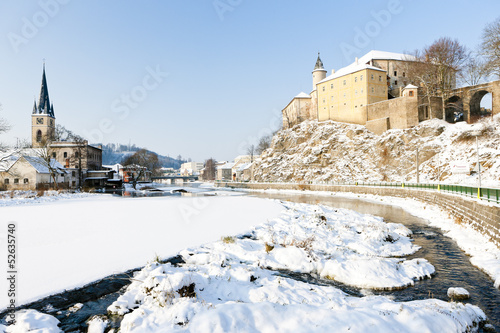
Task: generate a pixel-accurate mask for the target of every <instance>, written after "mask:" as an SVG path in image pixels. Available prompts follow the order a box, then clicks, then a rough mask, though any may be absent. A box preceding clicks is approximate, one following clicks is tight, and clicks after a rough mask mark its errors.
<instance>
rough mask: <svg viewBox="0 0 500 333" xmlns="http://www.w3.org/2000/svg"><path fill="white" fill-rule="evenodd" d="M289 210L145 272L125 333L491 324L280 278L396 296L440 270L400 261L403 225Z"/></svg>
mask: <svg viewBox="0 0 500 333" xmlns="http://www.w3.org/2000/svg"><path fill="white" fill-rule="evenodd" d="M283 206H284V208H285V211H284V212H283V214H282V215H281V216H280V217H279V218H276V219H273V220H271V221H270V222H268V223H266V224H263V225H260V226H257V227H256V228H254V230H253V231H252V232H251V233H249V234H248V235H246V236H247V237H240V238H230V237H227V238H224V239H222V240H221V241H218V242H214V243H210V244H206V245H204V246H201V247H197V248H192V249H186V250H184V251H181V255H182V257H183V259H184V260H185V261H186V263H185V264H183V265H181V266H180V267H174V266H172V265H170V264H165V265H162V264H159V263H152V264H150V265H148V266H147V267H145V268H144V269H143V270H142V271H141V272H139V273H138V274H137V275H135V276H134V282H132V284H131V285H130V286H129V287H128V289H127V292H126V293H125V294H124V295H123V296H120V297H119V298H118V300H117V301H116V302H115V303H113V304H112V305H111V306H110V307H109V308H108V310H109V311H111V312H112V313H116V314H122V315H123V314H125V317H124V319H123V321H122V325H121V328H120V330H121V332H173V331H179V332H181V331H185V332H214V331H216V332H235V331H238V332H253V331H256V332H261V331H270V332H275V331H280V332H325V331H328V330H331V328H332V327H335V328H336V330H338V331H347V330H349V331H352V332H368V331H370V332H422V331H426V330H427V331H437V330H442V331H443V332H448V331H449V332H462V331H466V330H467V329H470V328H472V327H474V326H475V325H476V323H477V322H479V321H481V320H483V319H484V314H483V312H482V311H481V310H480V309H479V308H478V307H476V306H472V305H463V304H460V303H448V302H444V301H440V300H436V299H429V300H421V301H411V302H394V301H392V300H390V299H389V298H387V297H381V296H366V297H353V296H349V295H347V294H346V293H344V292H342V291H340V290H339V289H337V288H335V287H333V286H321V285H316V284H309V283H304V282H300V281H296V280H293V279H290V278H286V277H282V276H278V275H276V274H274V272H273V270H276V269H288V270H292V271H296V272H306V273H315V274H318V275H320V276H323V277H325V278H327V279H333V280H336V281H340V282H343V283H345V284H350V285H355V286H361V287H365V288H390V287H395V288H397V287H402V286H407V285H411V284H413V281H414V280H415V279H419V278H424V277H430V274H432V273H433V272H434V268H433V266H432V265H431V264H429V263H428V262H427V261H426V260H425V259H413V260H405V259H403V258H394V256H404V255H406V254H410V253H413V252H415V251H416V250H418V247H416V246H413V245H412V244H411V240H410V238H408V235H409V234H410V233H411V232H410V231H409V230H408V229H406V228H405V227H404V226H402V225H400V224H392V223H384V222H383V221H382V220H381V219H380V218H376V217H373V216H369V215H363V214H358V213H355V212H353V211H349V210H343V209H339V210H337V209H333V208H328V207H325V206H317V205H306V204H294V203H283ZM271 269H272V270H271Z"/></svg>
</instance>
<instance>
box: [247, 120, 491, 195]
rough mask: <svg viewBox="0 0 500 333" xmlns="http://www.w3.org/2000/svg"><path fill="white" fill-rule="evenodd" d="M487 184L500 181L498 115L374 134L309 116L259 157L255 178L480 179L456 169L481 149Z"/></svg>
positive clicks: (472, 181) (431, 122)
mask: <svg viewBox="0 0 500 333" xmlns="http://www.w3.org/2000/svg"><path fill="white" fill-rule="evenodd" d="M475 132H479V133H481V135H480V136H479V153H480V163H481V167H482V172H481V175H482V178H483V184H484V185H486V186H495V185H496V186H500V117H498V116H496V118H494V119H491V118H489V119H488V120H485V121H482V122H479V123H476V124H472V125H469V124H466V123H457V124H449V123H446V122H444V121H441V120H437V119H433V120H429V121H426V122H422V123H421V124H419V126H416V127H413V128H410V129H404V130H389V131H386V132H384V133H383V134H381V135H376V134H373V133H372V132H370V131H368V130H367V129H366V128H365V127H364V126H361V125H352V124H345V123H338V122H333V121H327V122H320V123H319V122H317V121H305V122H303V123H301V124H298V125H296V126H295V127H293V128H291V129H286V130H282V131H280V132H278V133H277V134H276V135H275V136H274V138H273V142H272V145H271V148H269V149H267V150H266V151H264V152H263V153H262V156H261V159H260V160H259V161H257V162H256V163H255V166H254V169H253V174H254V179H255V180H256V181H294V182H302V181H389V182H396V181H397V182H400V181H405V182H410V181H411V182H414V181H416V153H417V149H418V156H419V162H420V168H419V170H420V181H421V182H437V181H445V182H447V183H461V184H467V183H469V184H471V185H473V184H476V183H477V180H476V176H475V175H473V176H467V175H456V174H452V165H453V164H455V162H457V161H459V162H461V163H462V164H464V163H465V164H467V165H468V166H469V167H470V169H471V170H473V168H474V166H475V164H476V160H477V155H476V144H475V137H474V136H473V135H474V134H475Z"/></svg>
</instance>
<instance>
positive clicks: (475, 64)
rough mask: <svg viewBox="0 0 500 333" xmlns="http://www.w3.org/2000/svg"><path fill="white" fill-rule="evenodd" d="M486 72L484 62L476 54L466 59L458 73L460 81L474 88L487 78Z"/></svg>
mask: <svg viewBox="0 0 500 333" xmlns="http://www.w3.org/2000/svg"><path fill="white" fill-rule="evenodd" d="M488 72H489V70H488V67H487V66H486V61H484V59H482V58H481V56H480V55H478V54H477V55H474V56H471V57H469V59H467V62H466V63H465V64H464V66H463V68H462V71H461V72H460V81H461V82H462V83H463V84H465V85H469V86H475V85H477V84H479V83H481V81H482V80H483V79H484V78H486V77H487V76H488Z"/></svg>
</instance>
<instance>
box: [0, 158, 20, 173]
mask: <svg viewBox="0 0 500 333" xmlns="http://www.w3.org/2000/svg"><path fill="white" fill-rule="evenodd" d="M19 158H20V156H16V155H11V156H9V155H8V154H4V155H0V172H2V171H8V170H9V169H10V168H11V167H12V165H14V163H16V162H17V160H18V159H19Z"/></svg>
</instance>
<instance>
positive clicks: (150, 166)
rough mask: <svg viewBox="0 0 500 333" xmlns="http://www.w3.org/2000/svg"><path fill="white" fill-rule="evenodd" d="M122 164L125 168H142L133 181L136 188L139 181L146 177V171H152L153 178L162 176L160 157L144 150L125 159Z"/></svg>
mask: <svg viewBox="0 0 500 333" xmlns="http://www.w3.org/2000/svg"><path fill="white" fill-rule="evenodd" d="M121 164H123V165H125V166H132V165H138V166H139V167H140V168H138V170H137V171H138V174H137V176H136V177H134V179H133V184H134V188H135V184H136V182H137V180H138V179H139V178H141V177H142V176H143V175H144V172H145V171H146V170H149V171H151V174H152V175H153V176H158V175H160V174H161V170H160V169H161V166H162V165H161V163H160V161H159V159H158V155H157V154H156V153H153V152H151V151H149V150H147V149H144V148H142V149H140V150H138V151H136V152H135V153H134V154H133V155H131V156H128V157H127V158H125V159H124V160H123V161H122V163H121Z"/></svg>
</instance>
